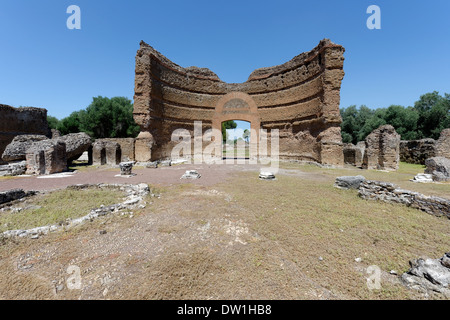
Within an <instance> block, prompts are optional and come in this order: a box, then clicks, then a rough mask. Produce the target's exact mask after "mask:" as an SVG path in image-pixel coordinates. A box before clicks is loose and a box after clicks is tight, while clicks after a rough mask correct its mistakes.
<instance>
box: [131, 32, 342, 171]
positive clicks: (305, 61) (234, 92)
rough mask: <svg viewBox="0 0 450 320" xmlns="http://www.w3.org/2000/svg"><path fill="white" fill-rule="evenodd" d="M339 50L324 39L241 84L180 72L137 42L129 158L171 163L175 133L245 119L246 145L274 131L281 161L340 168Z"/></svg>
mask: <svg viewBox="0 0 450 320" xmlns="http://www.w3.org/2000/svg"><path fill="white" fill-rule="evenodd" d="M344 51H345V49H344V48H343V47H342V46H340V45H336V44H334V43H332V42H331V41H330V40H328V39H325V40H322V41H320V43H319V44H318V46H317V47H315V48H314V49H312V50H311V51H309V52H305V53H302V54H300V55H298V56H296V57H294V58H293V59H292V60H290V61H288V62H286V63H284V64H282V65H278V66H274V67H269V68H262V69H258V70H256V71H254V72H253V73H252V74H251V75H250V76H249V78H248V80H247V81H246V82H244V83H225V82H223V81H221V80H220V79H219V77H218V76H217V75H216V74H215V73H214V72H212V71H210V70H208V69H206V68H197V67H189V68H183V67H180V66H179V65H177V64H175V63H173V62H172V61H170V60H169V59H167V58H166V57H165V56H163V55H162V54H161V53H159V52H158V51H156V50H155V49H153V48H152V47H151V46H149V45H148V44H146V43H145V42H143V41H142V42H141V44H140V49H139V50H138V52H137V55H136V69H135V95H134V111H133V114H134V119H135V122H136V123H137V124H138V125H139V126H140V127H141V133H140V134H139V136H138V137H137V139H136V144H135V155H136V158H135V160H136V161H142V162H144V161H154V160H160V159H165V158H170V156H171V154H170V153H171V150H172V148H173V147H174V146H175V145H177V144H178V142H174V141H171V135H172V133H173V131H174V130H175V129H183V130H187V131H188V132H190V133H191V134H192V133H193V130H194V128H193V127H194V121H201V122H202V128H201V134H204V133H205V131H206V130H208V129H217V130H219V131H221V123H222V122H224V121H228V120H243V121H248V122H250V127H251V130H252V131H253V132H255V134H254V135H252V137H251V139H250V142H251V144H252V143H255V142H256V143H258V141H259V130H260V129H265V130H272V129H278V130H279V132H280V140H279V141H280V144H279V154H280V158H281V159H296V160H308V161H315V162H319V163H324V164H331V165H343V154H342V138H341V129H340V123H341V121H342V120H341V116H340V114H339V103H340V87H341V81H342V79H343V77H344V71H343V63H344V57H343V54H344ZM191 136H192V137H193V135H191ZM217 140H218V141H217ZM221 140H222V139H221V138H218V139H215V140H214V141H209V142H203V147H204V148H206V147H207V146H208V145H209V144H210V143H214V144H216V145H217V144H218V145H219V146H218V149H217V150H221V143H222V141H221ZM256 150H257V148H256ZM192 151H193V149H192ZM268 151H269V152H268V153H269V154H270V149H269V150H268ZM216 156H220V157H221V154H220V155H216Z"/></svg>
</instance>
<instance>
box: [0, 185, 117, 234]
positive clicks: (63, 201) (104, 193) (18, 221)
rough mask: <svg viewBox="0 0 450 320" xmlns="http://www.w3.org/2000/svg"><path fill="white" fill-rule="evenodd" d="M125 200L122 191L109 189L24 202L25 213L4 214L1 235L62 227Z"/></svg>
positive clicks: (59, 193)
mask: <svg viewBox="0 0 450 320" xmlns="http://www.w3.org/2000/svg"><path fill="white" fill-rule="evenodd" d="M124 196H125V194H124V193H123V192H122V191H120V190H114V189H109V188H108V189H100V188H87V189H82V190H71V189H64V190H58V191H54V192H51V193H48V194H41V195H38V196H36V197H34V198H33V199H31V198H30V199H28V200H26V201H24V202H23V203H22V204H21V205H20V207H21V208H24V209H23V210H21V211H19V212H17V211H15V212H12V211H11V210H10V211H5V212H1V213H0V232H3V231H6V230H15V229H31V228H35V227H40V226H45V225H50V224H58V223H60V224H62V223H64V222H65V221H66V220H67V219H73V218H78V217H82V216H84V215H86V214H88V213H89V211H90V210H91V209H95V208H98V207H100V206H101V205H105V206H106V205H111V204H115V203H118V202H121V201H122V199H123V197H124ZM27 207H28V208H27Z"/></svg>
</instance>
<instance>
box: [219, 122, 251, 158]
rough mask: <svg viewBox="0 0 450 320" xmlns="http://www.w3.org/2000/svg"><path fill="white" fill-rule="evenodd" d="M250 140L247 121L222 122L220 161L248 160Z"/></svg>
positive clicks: (249, 127) (249, 126)
mask: <svg viewBox="0 0 450 320" xmlns="http://www.w3.org/2000/svg"><path fill="white" fill-rule="evenodd" d="M251 138H252V134H251V123H250V122H249V121H243V120H228V121H224V122H222V159H245V160H248V159H250V143H251V141H252V140H251Z"/></svg>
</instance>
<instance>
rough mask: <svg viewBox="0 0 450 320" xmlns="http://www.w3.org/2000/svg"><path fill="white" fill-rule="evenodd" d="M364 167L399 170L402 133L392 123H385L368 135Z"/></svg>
mask: <svg viewBox="0 0 450 320" xmlns="http://www.w3.org/2000/svg"><path fill="white" fill-rule="evenodd" d="M365 144H366V148H365V151H364V157H363V163H362V168H363V169H376V170H397V169H398V164H399V161H400V153H399V152H400V135H399V134H398V133H397V132H396V131H395V129H394V127H393V126H391V125H383V126H380V127H379V128H378V129H375V130H374V131H372V133H371V134H369V135H368V136H367V137H366V140H365Z"/></svg>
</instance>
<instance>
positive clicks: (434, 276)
mask: <svg viewBox="0 0 450 320" xmlns="http://www.w3.org/2000/svg"><path fill="white" fill-rule="evenodd" d="M409 264H410V267H411V268H410V269H409V270H408V271H407V272H405V273H404V274H403V275H402V276H401V279H402V281H403V283H404V284H405V285H406V286H407V287H409V288H413V289H417V290H421V291H425V292H428V291H435V292H440V293H442V294H444V295H445V296H446V297H447V298H450V252H447V253H446V254H444V256H443V257H442V258H440V259H416V260H412V261H410V262H409Z"/></svg>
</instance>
